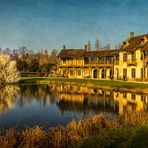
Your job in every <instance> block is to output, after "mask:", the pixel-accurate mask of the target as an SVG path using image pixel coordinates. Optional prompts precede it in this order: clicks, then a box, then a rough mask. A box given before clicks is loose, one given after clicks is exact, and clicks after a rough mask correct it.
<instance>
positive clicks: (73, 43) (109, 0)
mask: <svg viewBox="0 0 148 148" xmlns="http://www.w3.org/2000/svg"><path fill="white" fill-rule="evenodd" d="M131 31H133V32H135V34H136V35H138V34H144V33H148V1H147V0H0V46H1V47H2V48H6V47H9V48H18V47H20V46H27V47H28V48H30V49H34V50H39V49H41V48H47V49H49V50H51V49H58V50H59V49H60V48H61V47H62V45H63V44H65V45H66V47H69V48H83V45H84V44H85V43H87V42H88V41H89V40H90V41H91V43H92V44H94V43H95V40H96V38H98V39H99V40H100V42H101V44H102V46H103V45H105V44H107V43H110V44H111V46H112V48H114V46H115V45H117V44H119V43H121V42H122V41H123V40H125V39H126V38H127V37H128V36H129V33H130V32H131Z"/></svg>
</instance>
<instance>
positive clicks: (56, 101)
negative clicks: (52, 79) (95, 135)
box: [0, 83, 148, 130]
mask: <svg viewBox="0 0 148 148" xmlns="http://www.w3.org/2000/svg"><path fill="white" fill-rule="evenodd" d="M147 108H148V94H136V93H130V92H117V91H115V92H114V91H108V90H101V89H94V88H92V87H87V86H84V85H78V84H64V83H49V84H26V85H7V86H6V87H4V88H1V89H0V128H2V129H9V128H16V129H18V130H23V129H25V128H26V127H33V126H36V125H38V126H41V127H43V128H44V129H47V128H49V127H55V126H58V125H65V124H66V123H68V122H69V121H71V120H73V119H81V118H84V117H87V116H90V115H93V114H107V115H110V116H116V115H117V114H122V113H123V112H124V111H127V110H129V111H140V110H147Z"/></svg>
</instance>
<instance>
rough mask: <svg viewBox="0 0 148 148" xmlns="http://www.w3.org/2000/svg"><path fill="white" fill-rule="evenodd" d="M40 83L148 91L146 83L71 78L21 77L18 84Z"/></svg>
mask: <svg viewBox="0 0 148 148" xmlns="http://www.w3.org/2000/svg"><path fill="white" fill-rule="evenodd" d="M38 81H42V82H45V83H47V82H48V81H54V82H71V83H79V84H84V85H90V86H92V87H96V88H104V89H113V90H125V91H126V90H136V91H139V92H141V91H142V92H143V91H145V92H147V91H148V83H139V82H127V81H112V80H93V79H72V78H43V77H22V78H21V80H20V83H33V82H38Z"/></svg>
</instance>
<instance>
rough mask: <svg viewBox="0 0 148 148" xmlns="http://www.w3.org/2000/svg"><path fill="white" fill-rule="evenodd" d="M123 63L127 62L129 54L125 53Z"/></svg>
mask: <svg viewBox="0 0 148 148" xmlns="http://www.w3.org/2000/svg"><path fill="white" fill-rule="evenodd" d="M123 62H127V53H123Z"/></svg>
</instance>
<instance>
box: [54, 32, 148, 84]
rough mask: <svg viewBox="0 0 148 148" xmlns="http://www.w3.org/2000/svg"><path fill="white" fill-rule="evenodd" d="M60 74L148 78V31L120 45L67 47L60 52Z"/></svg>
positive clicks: (99, 77)
mask: <svg viewBox="0 0 148 148" xmlns="http://www.w3.org/2000/svg"><path fill="white" fill-rule="evenodd" d="M59 59H60V62H59V64H58V65H57V71H56V72H57V74H58V75H60V76H64V77H68V78H92V79H121V80H129V81H147V80H148V34H144V35H139V36H134V33H133V32H131V33H130V37H129V38H128V39H127V40H126V41H124V42H123V44H122V46H121V48H120V49H116V50H100V51H87V46H85V48H84V49H66V48H65V46H64V47H63V49H62V50H61V51H60V53H59Z"/></svg>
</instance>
